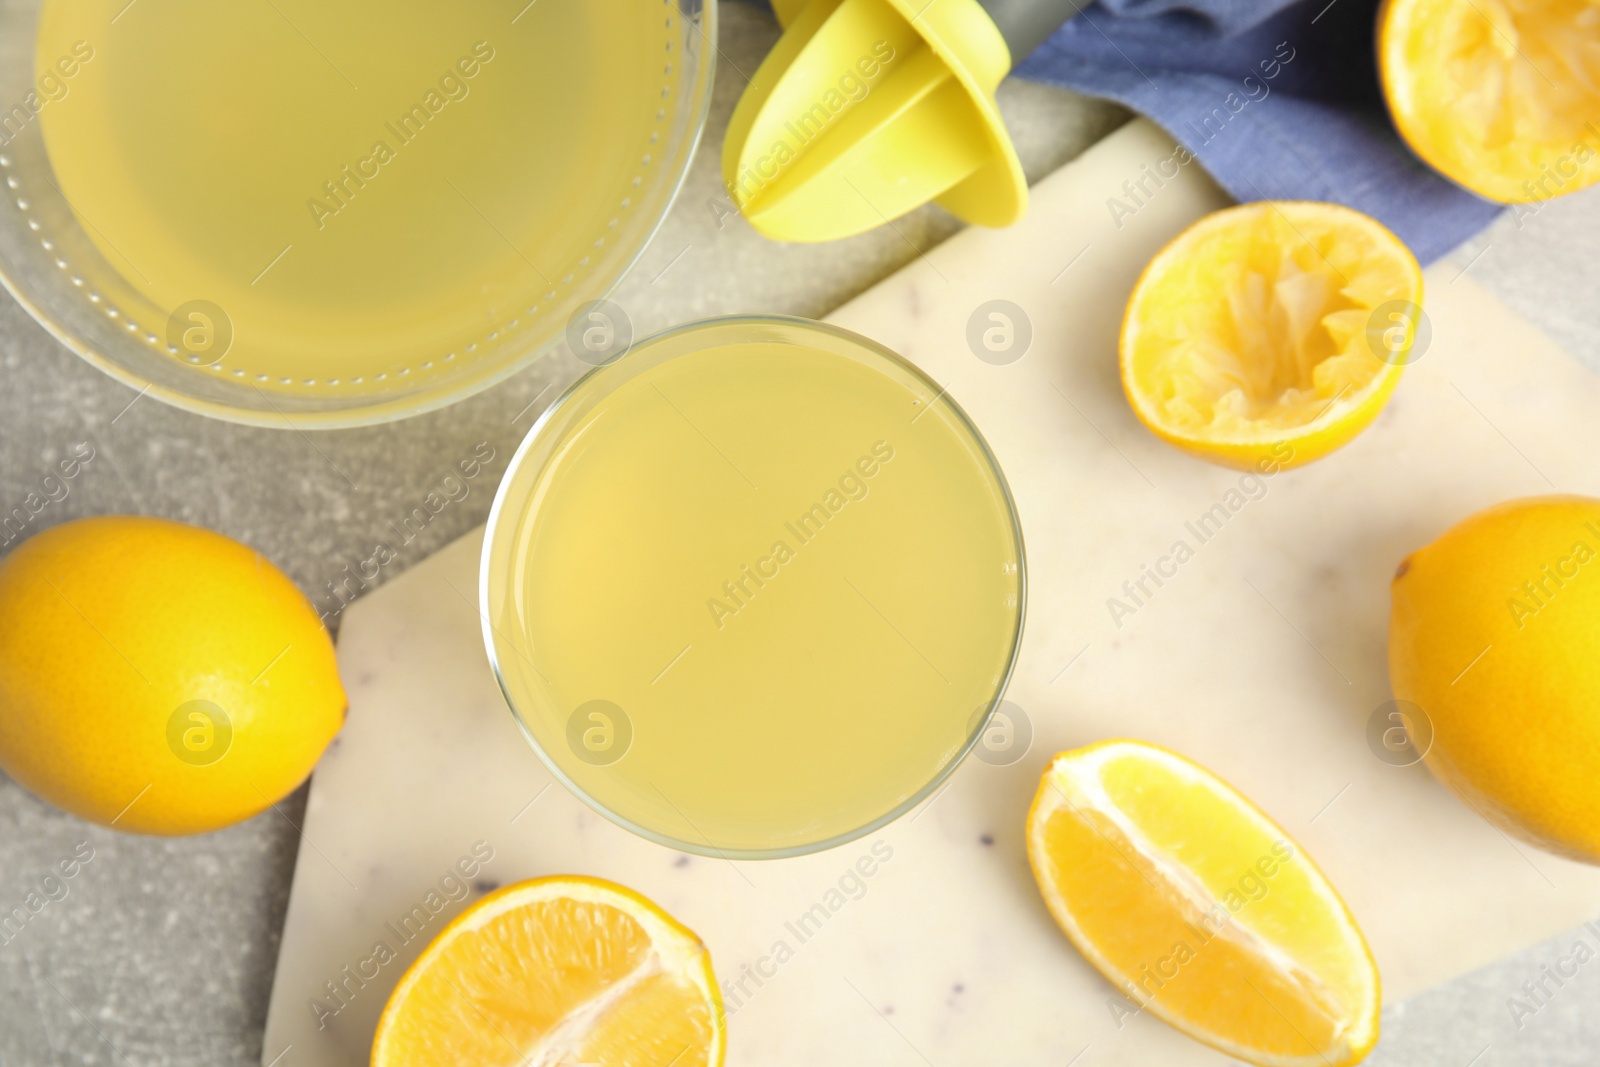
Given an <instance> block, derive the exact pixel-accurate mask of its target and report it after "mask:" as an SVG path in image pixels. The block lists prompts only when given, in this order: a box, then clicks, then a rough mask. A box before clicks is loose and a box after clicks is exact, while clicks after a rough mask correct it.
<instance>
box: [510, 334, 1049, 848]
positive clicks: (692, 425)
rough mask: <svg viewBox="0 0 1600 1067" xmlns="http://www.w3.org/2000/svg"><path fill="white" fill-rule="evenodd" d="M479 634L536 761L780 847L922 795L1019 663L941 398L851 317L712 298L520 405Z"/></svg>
mask: <svg viewBox="0 0 1600 1067" xmlns="http://www.w3.org/2000/svg"><path fill="white" fill-rule="evenodd" d="M481 583H482V585H481V590H480V595H481V598H482V600H481V603H482V605H483V608H484V639H485V642H486V644H487V646H488V650H489V656H490V660H491V662H492V663H493V666H494V668H495V671H496V674H497V675H498V677H499V680H500V684H501V686H502V688H503V690H504V692H505V695H506V697H507V700H508V702H509V704H510V706H511V709H512V711H513V713H514V714H515V715H516V718H517V720H518V722H519V723H520V724H521V726H522V728H523V730H524V732H525V733H526V735H527V736H528V738H529V740H530V741H531V742H532V743H533V745H534V747H535V749H536V750H537V751H538V753H539V754H540V756H541V757H542V758H543V760H544V761H545V763H546V764H547V765H548V766H549V767H550V768H551V770H552V771H553V772H554V773H555V774H556V775H557V776H558V777H559V778H560V779H562V780H563V781H564V782H565V783H566V784H567V785H568V786H569V787H570V788H571V789H572V790H573V791H574V792H576V793H577V794H578V795H579V796H581V797H583V798H584V799H585V800H587V801H588V802H589V803H590V804H591V805H593V806H594V807H595V808H597V809H598V810H599V811H601V812H602V813H604V814H606V815H607V816H609V817H610V818H612V819H614V820H615V821H617V822H619V823H621V824H623V825H624V826H627V827H629V828H631V829H633V830H635V831H636V832H638V833H640V834H642V835H644V836H646V837H649V838H651V839H654V840H656V841H659V842H662V843H665V844H669V845H671V846H673V847H677V848H681V849H684V850H688V851H692V852H699V853H704V854H711V855H720V856H729V857H756V856H778V855H791V854H797V853H802V852H808V851H813V850H816V849H821V848H826V847H829V846H831V845H834V844H838V843H840V842H843V841H846V840H849V839H850V838H852V837H855V836H858V835H860V834H863V833H866V832H868V831H870V830H871V829H873V828H875V827H877V826H880V825H882V824H883V823H885V822H887V821H889V820H891V819H893V818H895V817H896V816H897V815H899V814H901V813H902V812H904V811H906V810H907V809H908V808H910V807H911V806H912V805H914V804H915V803H916V802H917V801H918V800H920V799H921V798H923V797H925V796H927V795H928V794H929V793H930V792H931V791H932V790H933V789H934V788H935V787H936V786H937V785H938V784H939V783H940V781H942V779H943V778H944V777H945V776H946V775H947V774H949V773H950V772H951V771H952V770H953V769H954V767H955V766H956V764H957V763H958V762H959V761H960V759H961V757H962V756H963V755H964V754H965V753H966V752H967V750H968V749H969V748H970V747H971V746H972V745H973V744H974V742H975V741H976V739H977V737H978V734H979V732H980V730H981V729H982V728H983V726H984V723H985V722H986V721H987V719H988V716H989V713H990V711H991V709H992V708H993V707H994V705H995V704H996V703H997V702H998V700H999V698H1000V694H1001V692H1002V691H1003V689H1004V687H1005V684H1006V681H1007V679H1008V677H1009V675H1010V672H1011V669H1012V666H1013V664H1014V662H1015V658H1016V653H1017V646H1018V641H1019V638H1020V635H1021V627H1022V617H1023V596H1024V574H1023V552H1022V541H1021V534H1020V531H1019V527H1018V523H1017V518H1016V514H1015V511H1014V509H1013V506H1012V502H1011V498H1010V494H1009V491H1008V489H1007V486H1006V483H1005V480H1004V477H1003V476H1002V474H1001V472H1000V470H999V468H998V467H997V465H996V464H995V461H994V457H993V456H992V455H991V454H990V452H989V450H988V448H987V446H986V445H985V444H984V442H983V440H982V438H981V437H980V436H979V434H978V432H977V430H976V429H975V428H974V427H973V425H972V424H971V422H969V421H968V419H967V418H966V416H965V415H964V414H963V412H962V411H961V410H960V408H959V407H957V406H956V404H955V403H954V402H953V401H952V400H951V399H950V397H949V396H948V395H947V394H946V393H945V392H944V390H942V389H941V388H940V387H939V386H938V385H937V384H936V383H934V382H933V381H931V380H930V379H929V378H927V377H926V376H925V375H923V374H922V373H921V372H920V371H918V370H917V369H916V368H915V367H913V366H911V365H910V364H909V363H907V362H906V361H905V360H903V359H901V358H900V357H898V356H896V355H894V354H893V353H891V352H889V351H888V350H886V349H884V348H882V347H881V346H879V345H877V344H874V343H873V342H871V341H868V340H867V339H865V338H862V337H859V336H857V335H854V334H851V333H848V332H846V331H843V330H839V329H836V328H833V327H829V326H824V325H821V324H818V323H812V322H808V321H805V320H801V319H784V318H730V319H714V320H709V321H706V322H702V323H698V324H693V325H689V326H685V327H681V328H678V329H675V330H672V331H669V332H667V333H664V334H660V335H658V336H656V337H654V338H652V339H650V340H647V341H643V342H640V343H639V344H638V345H636V346H634V347H633V349H632V350H630V351H628V352H627V353H626V354H625V355H623V356H622V357H621V358H618V359H615V360H614V361H613V362H609V363H606V364H604V365H602V366H600V367H598V368H596V369H595V370H593V371H591V372H590V373H589V374H588V375H587V376H586V377H584V378H582V379H581V380H580V381H578V382H577V383H576V384H575V385H574V386H573V387H572V388H571V389H569V390H568V392H567V393H566V394H565V395H563V396H562V398H561V399H560V400H558V401H557V402H556V403H555V404H554V405H553V406H552V407H551V408H550V409H549V410H548V411H547V412H546V413H545V414H544V416H543V417H542V418H541V419H540V421H539V423H538V424H537V425H536V426H535V428H534V430H533V431H532V432H531V433H530V435H529V436H528V438H527V440H526V441H525V442H524V443H523V445H522V447H521V449H520V450H519V451H518V453H517V455H516V457H515V458H514V459H513V461H512V464H511V469H510V471H509V472H508V474H507V476H506V478H505V481H504V482H503V483H502V485H501V488H500V491H499V495H498V497H497V498H496V501H495V504H494V509H493V511H492V513H491V516H490V520H489V529H488V533H487V535H486V540H485V548H484V555H483V564H482V574H481Z"/></svg>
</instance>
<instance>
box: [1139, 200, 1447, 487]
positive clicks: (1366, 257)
mask: <svg viewBox="0 0 1600 1067" xmlns="http://www.w3.org/2000/svg"><path fill="white" fill-rule="evenodd" d="M1421 304H1422V269H1421V268H1420V267H1419V266H1418V265H1417V260H1416V257H1415V256H1413V255H1412V254H1411V252H1410V250H1409V249H1407V248H1406V246H1405V245H1404V244H1403V243H1402V242H1401V241H1400V239H1399V238H1398V237H1396V236H1395V235H1394V234H1392V233H1390V232H1389V231H1388V230H1387V229H1385V228H1384V226H1383V225H1382V224H1381V223H1379V222H1378V221H1377V220H1376V219H1373V218H1370V217H1368V216H1367V215H1363V214H1362V213H1361V212H1359V211H1354V210H1352V209H1350V208H1347V207H1342V206H1340V205H1338V204H1321V203H1311V202H1306V201H1272V200H1269V201H1259V202H1257V203H1252V204H1241V205H1240V206H1238V207H1232V208H1227V209H1225V210H1223V211H1218V212H1216V213H1214V214H1211V215H1208V216H1206V217H1205V218H1203V219H1201V220H1200V221H1199V222H1197V223H1195V224H1194V225H1193V226H1191V227H1189V228H1188V229H1187V230H1185V231H1184V232H1183V233H1181V234H1179V235H1178V236H1177V238H1175V239H1174V240H1173V241H1172V243H1171V244H1169V245H1167V247H1165V248H1164V249H1162V250H1161V251H1160V252H1159V253H1158V254H1157V255H1156V257H1155V259H1153V260H1151V261H1150V265H1149V266H1148V267H1146V268H1145V270H1144V273H1143V274H1142V275H1141V276H1140V278H1139V281H1138V284H1137V285H1135V286H1134V289H1133V295H1132V296H1131V297H1130V298H1129V300H1128V309H1127V313H1126V315H1125V316H1124V318H1123V322H1122V339H1121V345H1120V348H1121V362H1122V387H1123V389H1124V391H1125V392H1126V393H1127V395H1128V401H1129V403H1131V404H1132V405H1133V410H1134V413H1135V414H1136V415H1138V417H1139V420H1140V421H1141V422H1143V423H1144V424H1145V426H1147V427H1149V428H1150V430H1151V431H1153V432H1154V433H1155V434H1156V435H1157V436H1159V437H1161V438H1163V439H1165V440H1167V441H1169V442H1171V443H1172V444H1175V445H1177V446H1178V447H1179V448H1182V449H1184V450H1185V451H1188V452H1190V453H1193V454H1194V455H1197V456H1199V457H1201V458H1202V459H1207V460H1210V461H1212V462H1214V463H1221V464H1223V465H1225V466H1230V467H1238V468H1240V469H1242V470H1257V471H1260V472H1262V473H1273V472H1276V471H1278V470H1280V469H1284V468H1287V467H1294V466H1298V465H1300V464H1302V463H1309V462H1310V461H1312V460H1314V459H1317V458H1319V457H1321V456H1325V455H1327V454H1328V453H1329V452H1332V451H1333V450H1334V449H1336V448H1338V447H1339V446H1341V445H1343V444H1345V443H1346V442H1348V441H1349V440H1350V439H1351V438H1353V437H1354V436H1355V435H1356V434H1358V433H1360V432H1361V431H1362V430H1363V429H1365V428H1366V426H1367V425H1368V424H1369V423H1370V422H1372V420H1373V419H1375V418H1376V417H1377V415H1378V412H1379V411H1381V410H1383V405H1384V404H1386V403H1388V400H1389V397H1390V395H1391V394H1392V393H1393V392H1394V388H1395V386H1396V385H1398V384H1399V381H1400V372H1401V370H1402V369H1403V367H1404V366H1405V364H1406V363H1407V362H1410V361H1411V360H1412V359H1413V358H1415V357H1416V356H1420V355H1421V352H1420V351H1414V342H1415V341H1416V336H1417V328H1418V324H1419V323H1420V322H1421V321H1422V306H1421Z"/></svg>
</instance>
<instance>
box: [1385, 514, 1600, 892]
mask: <svg viewBox="0 0 1600 1067" xmlns="http://www.w3.org/2000/svg"><path fill="white" fill-rule="evenodd" d="M1391 591H1392V595H1393V609H1392V612H1391V614H1390V617H1389V680H1390V684H1391V685H1392V686H1393V689H1394V695H1395V697H1396V699H1397V700H1402V701H1409V702H1410V703H1412V704H1414V705H1416V706H1417V707H1418V708H1420V709H1421V712H1422V716H1423V717H1424V718H1425V721H1426V722H1429V723H1431V725H1432V735H1433V736H1432V743H1431V746H1430V747H1428V750H1427V752H1426V753H1425V758H1426V760H1427V763H1428V767H1429V769H1431V770H1432V771H1433V773H1434V774H1435V775H1436V776H1437V777H1438V778H1439V779H1440V780H1441V781H1442V782H1444V783H1445V784H1446V785H1448V786H1450V788H1452V789H1453V790H1455V791H1456V793H1457V794H1459V795H1460V796H1461V797H1462V798H1463V799H1465V800H1466V801H1467V803H1469V804H1470V805H1472V806H1473V807H1474V808H1476V809H1477V810H1478V811H1479V812H1480V813H1481V814H1482V815H1484V816H1485V817H1486V818H1488V819H1490V820H1491V821H1493V822H1495V823H1497V824H1498V825H1500V826H1501V827H1503V828H1505V829H1506V830H1508V831H1512V832H1514V833H1517V834H1519V835H1520V836H1522V837H1523V838H1525V839H1527V840H1529V841H1532V842H1533V843H1535V844H1537V845H1540V846H1541V847H1544V848H1547V849H1549V850H1551V851H1552V852H1558V853H1561V854H1563V855H1566V856H1570V857H1572V858H1575V859H1581V860H1586V861H1588V862H1590V863H1600V773H1597V768H1600V500H1594V499H1590V498H1588V497H1579V496H1551V497H1537V498H1533V499H1528V500H1514V501H1510V502H1508V503H1504V504H1500V505H1497V506H1495V507H1492V508H1489V509H1488V510H1486V511H1482V512H1479V513H1478V514H1477V515H1474V516H1472V517H1471V518H1469V519H1467V520H1466V521H1464V522H1462V523H1460V524H1459V525H1457V526H1456V527H1454V528H1453V529H1451V530H1450V531H1449V532H1447V533H1446V534H1445V535H1444V536H1442V537H1440V538H1439V539H1438V540H1437V541H1435V542H1433V543H1432V544H1431V545H1428V546H1427V547H1426V548H1423V549H1420V550H1419V551H1417V552H1414V553H1412V554H1411V555H1410V556H1408V557H1407V558H1406V559H1405V560H1404V561H1403V562H1402V563H1401V564H1400V568H1399V570H1398V571H1397V572H1396V573H1395V577H1394V583H1393V586H1392V590H1391ZM1419 733H1424V734H1425V733H1426V730H1425V729H1423V730H1420V731H1419ZM1424 740H1425V739H1424ZM1419 747H1421V746H1420V745H1419Z"/></svg>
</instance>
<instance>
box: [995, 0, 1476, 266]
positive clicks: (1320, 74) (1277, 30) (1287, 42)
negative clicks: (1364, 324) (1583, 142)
mask: <svg viewBox="0 0 1600 1067" xmlns="http://www.w3.org/2000/svg"><path fill="white" fill-rule="evenodd" d="M1376 18H1377V2H1376V0H1097V2H1096V3H1094V4H1093V5H1091V6H1088V7H1086V8H1084V9H1083V10H1082V11H1081V12H1080V13H1079V14H1078V15H1077V16H1076V17H1074V18H1073V19H1072V20H1071V21H1070V22H1068V23H1067V24H1066V25H1065V26H1063V27H1061V29H1059V30H1057V31H1056V33H1055V34H1054V35H1053V36H1052V37H1050V39H1049V40H1047V41H1046V42H1045V43H1044V44H1043V45H1041V46H1040V47H1039V49H1038V51H1036V52H1034V53H1033V55H1031V56H1029V57H1028V58H1027V59H1025V60H1024V61H1023V62H1022V63H1021V64H1020V65H1019V66H1018V67H1017V69H1016V71H1015V73H1016V74H1018V75H1020V76H1021V77H1024V78H1031V79H1034V80H1036V81H1043V82H1049V83H1052V84H1055V85H1062V86H1065V87H1067V88H1069V89H1073V90H1075V91H1077V92H1080V93H1085V94H1087V95H1090V96H1099V97H1106V98H1108V99H1111V100H1115V101H1117V102H1119V103H1121V104H1124V105H1126V106H1127V107H1129V108H1132V109H1133V110H1134V111H1137V112H1139V113H1140V114H1143V115H1147V116H1149V117H1150V118H1151V119H1152V120H1154V121H1155V122H1156V123H1158V124H1159V125H1160V126H1162V127H1163V128H1164V129H1166V130H1167V132H1168V133H1170V134H1172V135H1173V137H1175V138H1176V139H1177V140H1178V141H1179V142H1180V143H1181V144H1182V145H1183V146H1184V147H1185V148H1187V149H1189V151H1191V152H1193V153H1194V155H1195V157H1196V158H1197V159H1198V160H1199V161H1200V163H1201V165H1203V166H1204V167H1205V169H1206V170H1207V171H1209V172H1210V173H1211V176H1212V177H1214V178H1215V179H1216V180H1217V181H1218V182H1219V183H1220V184H1221V185H1222V186H1223V188H1225V189H1227V190H1228V192H1229V193H1231V194H1232V195H1233V196H1234V197H1235V198H1236V199H1238V200H1264V199H1287V200H1332V201H1336V202H1338V203H1341V204H1347V205H1349V206H1350V207H1353V208H1357V209H1359V210H1361V211H1364V212H1366V213H1367V214H1369V215H1372V216H1373V217H1375V218H1377V219H1378V220H1380V221H1381V222H1383V223H1384V225H1386V226H1388V227H1389V228H1390V229H1391V230H1393V231H1394V232H1395V233H1396V234H1397V235H1398V236H1399V237H1400V238H1401V240H1403V241H1405V242H1406V244H1408V245H1409V246H1410V247H1411V250H1412V252H1414V253H1415V254H1416V256H1417V258H1418V259H1419V260H1421V261H1422V262H1423V263H1429V262H1431V261H1433V260H1435V259H1438V258H1439V257H1440V256H1442V255H1444V254H1445V253H1446V252H1448V251H1450V250H1451V249H1452V248H1454V247H1455V246H1456V245H1458V244H1460V243H1461V242H1462V241H1464V240H1466V239H1467V238H1468V237H1470V236H1472V235H1473V234H1474V233H1476V232H1478V231H1479V230H1481V229H1482V228H1483V227H1485V226H1487V225H1488V224H1489V222H1490V221H1492V220H1493V219H1494V217H1495V216H1496V215H1497V214H1498V213H1499V212H1500V210H1501V208H1500V206H1499V205H1497V204H1492V203H1490V202H1488V201H1486V200H1483V199H1481V198H1479V197H1478V196H1476V195H1474V194H1472V193H1469V192H1467V191H1466V190H1465V189H1462V188H1460V187H1459V186H1457V185H1454V184H1452V183H1451V182H1450V181H1448V180H1447V179H1445V178H1443V177H1441V176H1439V175H1438V174H1436V173H1435V172H1434V171H1432V170H1430V169H1429V168H1428V167H1427V165H1426V164H1424V163H1423V162H1421V161H1420V160H1419V159H1417V158H1416V156H1415V155H1413V154H1412V153H1411V151H1410V150H1409V149H1408V148H1407V147H1406V146H1405V144H1404V143H1403V142H1402V141H1401V140H1400V138H1399V136H1398V135H1397V134H1396V133H1395V132H1394V128H1393V126H1392V125H1391V124H1390V122H1389V118H1388V115H1387V114H1386V112H1385V109H1384V103H1383V94H1382V90H1381V88H1380V85H1379V81H1378V73H1377V62H1376V58H1375V45H1374V25H1375V21H1376ZM1176 162H1181V157H1180V160H1177V161H1175V163H1174V164H1173V165H1175V164H1176ZM1171 166H1172V165H1168V167H1167V168H1166V169H1168V170H1170V169H1171ZM1153 188H1154V185H1153V182H1151V181H1146V182H1145V191H1146V192H1148V191H1149V190H1152V189H1153ZM1143 195H1145V193H1144V192H1141V191H1140V190H1139V189H1138V188H1137V187H1135V188H1133V189H1132V190H1131V197H1130V199H1128V200H1127V202H1126V204H1125V205H1124V206H1125V208H1126V209H1127V210H1130V211H1131V210H1136V209H1137V207H1138V204H1137V203H1135V202H1134V199H1133V198H1140V197H1142V196H1143ZM1107 210H1109V211H1112V212H1113V213H1117V212H1120V211H1121V210H1123V208H1122V207H1118V205H1117V203H1116V202H1112V203H1110V204H1108V205H1107Z"/></svg>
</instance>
